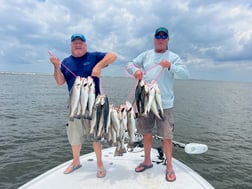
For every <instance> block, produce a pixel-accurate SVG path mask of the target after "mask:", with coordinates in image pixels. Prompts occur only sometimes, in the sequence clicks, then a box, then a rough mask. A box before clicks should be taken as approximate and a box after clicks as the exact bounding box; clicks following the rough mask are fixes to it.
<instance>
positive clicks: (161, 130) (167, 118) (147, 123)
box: [137, 108, 174, 139]
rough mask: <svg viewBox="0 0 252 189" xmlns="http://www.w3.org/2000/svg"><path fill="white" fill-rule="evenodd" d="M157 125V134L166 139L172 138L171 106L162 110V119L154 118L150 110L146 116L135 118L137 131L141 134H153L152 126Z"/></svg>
mask: <svg viewBox="0 0 252 189" xmlns="http://www.w3.org/2000/svg"><path fill="white" fill-rule="evenodd" d="M155 125H156V126H157V130H156V131H157V135H158V136H160V137H163V138H166V139H173V132H174V116H173V108H170V109H165V110H164V120H160V119H158V118H156V116H155V115H154V114H153V113H152V111H150V113H149V114H148V117H143V116H141V117H139V118H138V119H137V131H138V132H139V133H141V134H149V133H152V134H153V128H154V127H155Z"/></svg>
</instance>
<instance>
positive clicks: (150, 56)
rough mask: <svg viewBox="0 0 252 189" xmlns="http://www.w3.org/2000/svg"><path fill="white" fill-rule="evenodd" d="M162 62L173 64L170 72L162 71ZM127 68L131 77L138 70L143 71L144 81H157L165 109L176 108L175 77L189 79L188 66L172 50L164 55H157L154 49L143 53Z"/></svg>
mask: <svg viewBox="0 0 252 189" xmlns="http://www.w3.org/2000/svg"><path fill="white" fill-rule="evenodd" d="M161 60H167V61H169V62H170V63H171V67H170V70H168V69H164V70H163V71H162V66H160V65H159V63H160V61H161ZM125 68H126V70H127V72H128V73H129V74H131V75H134V73H135V72H136V71H137V70H139V69H141V70H142V71H143V73H144V75H143V79H144V81H146V82H151V81H153V80H156V81H157V83H158V86H159V89H160V94H161V99H162V106H163V108H164V109H168V108H172V107H174V89H173V87H174V86H173V85H174V79H175V75H176V76H177V77H178V78H188V77H189V72H188V70H187V68H186V65H185V64H183V63H182V61H181V59H180V57H179V56H178V55H177V54H175V53H174V52H172V51H170V50H167V51H166V52H164V53H156V52H155V50H154V49H151V50H148V51H145V52H142V53H141V54H139V55H138V56H137V57H136V58H134V59H133V60H132V61H130V62H129V63H128V64H127V66H126V67H125ZM161 71H162V72H161Z"/></svg>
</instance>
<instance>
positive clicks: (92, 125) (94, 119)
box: [90, 95, 101, 135]
mask: <svg viewBox="0 0 252 189" xmlns="http://www.w3.org/2000/svg"><path fill="white" fill-rule="evenodd" d="M100 103H101V98H100V96H99V95H98V96H97V97H96V99H95V104H94V106H93V108H92V109H93V110H92V115H91V118H92V119H91V120H90V135H94V134H95V133H96V126H97V116H96V115H97V110H98V108H99V106H100Z"/></svg>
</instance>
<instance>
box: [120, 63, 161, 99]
mask: <svg viewBox="0 0 252 189" xmlns="http://www.w3.org/2000/svg"><path fill="white" fill-rule="evenodd" d="M157 66H160V64H155V65H153V66H151V67H150V68H149V69H147V70H146V71H145V72H144V73H145V74H146V73H147V72H149V71H150V70H152V69H153V68H155V67H157ZM131 67H135V66H133V65H128V66H125V67H124V75H125V76H126V77H129V78H133V79H135V77H134V76H132V75H130V74H129V73H128V72H127V69H128V68H131ZM136 67H137V66H136ZM137 68H139V69H140V70H141V71H142V72H143V70H142V68H141V67H137ZM163 72H164V68H162V70H161V71H160V72H159V74H158V75H157V77H156V78H155V79H154V80H153V81H152V82H153V83H155V82H157V80H158V79H159V77H160V76H161V75H162V73H163ZM137 83H138V80H136V83H135V85H134V86H133V87H132V88H131V90H130V92H129V95H128V98H127V100H129V99H130V98H131V96H132V93H133V91H134V89H135V88H136V86H137Z"/></svg>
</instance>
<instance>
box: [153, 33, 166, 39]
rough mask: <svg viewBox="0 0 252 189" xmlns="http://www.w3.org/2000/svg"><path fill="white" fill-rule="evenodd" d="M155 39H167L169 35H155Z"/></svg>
mask: <svg viewBox="0 0 252 189" xmlns="http://www.w3.org/2000/svg"><path fill="white" fill-rule="evenodd" d="M155 38H156V39H167V38H168V35H159V34H158V35H155Z"/></svg>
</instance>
